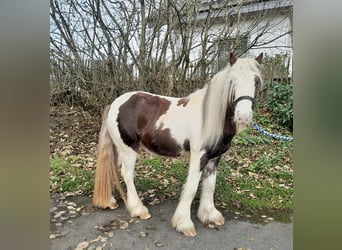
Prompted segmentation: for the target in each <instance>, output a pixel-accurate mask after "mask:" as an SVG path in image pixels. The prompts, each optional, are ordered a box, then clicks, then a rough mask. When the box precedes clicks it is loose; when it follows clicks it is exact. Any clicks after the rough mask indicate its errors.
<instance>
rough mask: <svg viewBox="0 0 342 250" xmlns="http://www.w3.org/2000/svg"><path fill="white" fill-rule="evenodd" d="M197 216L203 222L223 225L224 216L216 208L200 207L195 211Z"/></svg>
mask: <svg viewBox="0 0 342 250" xmlns="http://www.w3.org/2000/svg"><path fill="white" fill-rule="evenodd" d="M197 218H198V219H199V220H200V221H201V222H202V223H204V224H213V225H215V226H222V225H224V217H223V216H222V214H221V213H220V212H219V211H218V210H217V209H216V208H214V209H210V210H209V211H208V210H202V209H200V210H199V211H198V213H197Z"/></svg>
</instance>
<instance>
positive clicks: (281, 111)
mask: <svg viewBox="0 0 342 250" xmlns="http://www.w3.org/2000/svg"><path fill="white" fill-rule="evenodd" d="M265 91H267V92H268V98H267V101H266V104H267V107H268V109H269V110H270V111H272V113H273V116H274V118H275V119H276V121H277V122H278V123H279V124H280V125H282V126H285V127H287V128H288V129H290V130H293V84H292V83H290V82H284V83H272V84H269V83H266V85H265Z"/></svg>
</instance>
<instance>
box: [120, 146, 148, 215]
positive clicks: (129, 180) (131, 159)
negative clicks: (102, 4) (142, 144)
mask: <svg viewBox="0 0 342 250" xmlns="http://www.w3.org/2000/svg"><path fill="white" fill-rule="evenodd" d="M130 151H131V152H127V153H126V152H125V153H121V154H120V158H121V163H122V167H121V174H122V177H123V179H124V181H125V183H126V187H127V209H128V211H129V213H130V215H131V216H132V217H140V218H141V219H148V218H151V215H150V213H149V211H148V209H147V208H146V207H145V206H144V205H143V204H142V202H141V200H140V199H139V196H138V194H137V190H136V189H135V185H134V167H135V162H136V158H137V153H136V152H135V151H133V150H130Z"/></svg>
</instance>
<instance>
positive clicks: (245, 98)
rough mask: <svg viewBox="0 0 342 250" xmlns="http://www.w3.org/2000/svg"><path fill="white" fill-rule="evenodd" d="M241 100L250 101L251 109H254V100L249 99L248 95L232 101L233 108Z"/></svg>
mask: <svg viewBox="0 0 342 250" xmlns="http://www.w3.org/2000/svg"><path fill="white" fill-rule="evenodd" d="M242 100H250V101H251V102H252V108H253V107H254V98H253V97H251V96H248V95H243V96H240V97H238V98H237V99H236V100H235V101H234V106H236V104H237V103H238V102H239V101H242Z"/></svg>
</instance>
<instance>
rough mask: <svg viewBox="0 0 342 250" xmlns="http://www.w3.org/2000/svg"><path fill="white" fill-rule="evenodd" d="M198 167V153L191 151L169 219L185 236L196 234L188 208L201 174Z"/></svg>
mask: <svg viewBox="0 0 342 250" xmlns="http://www.w3.org/2000/svg"><path fill="white" fill-rule="evenodd" d="M199 168H200V155H199V154H194V153H192V154H191V159H190V167H189V174H188V177H187V180H186V183H185V184H184V187H183V191H182V194H181V198H180V201H179V203H178V206H177V208H176V211H175V213H174V215H173V217H172V221H171V223H172V226H173V227H175V228H176V230H177V231H178V232H182V233H183V234H184V235H185V236H195V235H196V234H197V233H196V229H195V226H194V223H193V222H192V221H191V217H190V208H191V203H192V200H193V199H194V196H195V194H196V191H197V188H198V183H199V181H200V179H201V175H202V172H201V171H200V169H199Z"/></svg>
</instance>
